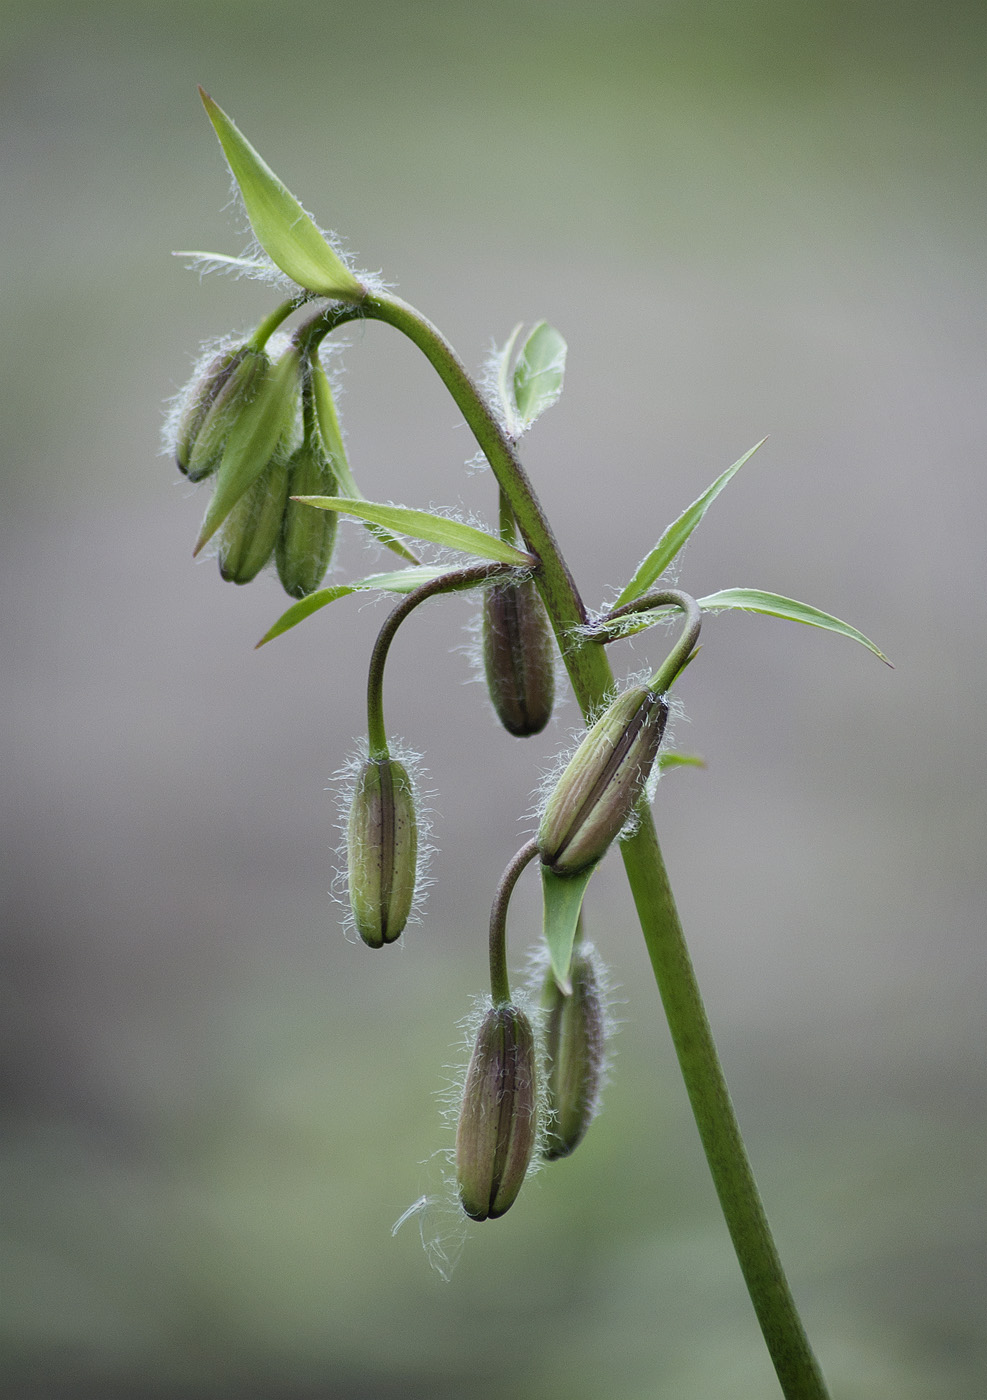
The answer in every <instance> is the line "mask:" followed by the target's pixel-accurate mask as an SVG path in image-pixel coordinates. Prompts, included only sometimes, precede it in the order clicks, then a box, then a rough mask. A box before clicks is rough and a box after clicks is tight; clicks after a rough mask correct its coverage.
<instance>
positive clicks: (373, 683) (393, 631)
mask: <svg viewBox="0 0 987 1400" xmlns="http://www.w3.org/2000/svg"><path fill="white" fill-rule="evenodd" d="M516 572H517V570H516V569H514V568H512V566H511V565H509V564H475V565H470V566H469V567H468V568H464V569H455V570H452V571H450V572H449V573H448V574H443V575H442V577H441V578H436V579H432V580H431V581H430V582H429V583H423V584H422V586H421V587H420V588H416V589H415V591H414V592H413V593H409V594H408V596H407V598H404V599H402V601H401V602H400V603H399V604H398V605H397V607H396V608H395V609H394V611H393V612H392V613H390V614H389V616H388V618H387V621H386V622H385V623H384V625H383V627H382V628H381V629H380V631H379V632H378V634H377V641H376V642H375V643H374V649H373V652H372V654H371V657H370V669H369V671H368V673H367V734H368V738H369V743H370V757H371V758H373V759H379V758H387V757H388V756H389V751H388V747H387V729H386V727H385V724H384V666H385V663H386V662H387V653H388V651H389V650H390V647H391V643H392V642H393V640H394V638H395V636H396V635H397V630H398V628H399V627H400V626H401V623H402V622H403V621H404V620H405V618H406V617H407V616H408V615H409V613H412V612H414V610H415V608H417V607H418V605H419V603H424V602H425V601H426V600H427V599H428V598H434V597H435V596H436V595H437V594H439V593H455V592H457V591H458V590H459V589H462V588H475V587H476V586H477V585H478V584H481V583H486V582H488V581H489V580H490V579H496V578H503V577H507V576H510V575H511V574H513V573H516ZM524 577H527V575H526V574H525V575H524Z"/></svg>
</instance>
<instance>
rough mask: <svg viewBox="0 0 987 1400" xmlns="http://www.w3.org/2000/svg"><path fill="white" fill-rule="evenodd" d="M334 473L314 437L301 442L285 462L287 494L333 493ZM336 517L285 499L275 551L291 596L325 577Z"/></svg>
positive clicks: (306, 590)
mask: <svg viewBox="0 0 987 1400" xmlns="http://www.w3.org/2000/svg"><path fill="white" fill-rule="evenodd" d="M335 494H336V475H335V473H334V472H333V469H332V463H331V462H330V460H329V458H328V456H327V455H326V452H325V449H324V448H323V446H322V443H321V442H320V441H318V440H312V441H310V442H305V443H303V444H302V445H301V447H299V448H298V450H297V451H296V452H295V453H293V455H292V457H291V460H290V461H289V463H288V496H289V498H290V497H291V496H334V495H335ZM338 519H339V517H338V515H337V514H336V512H335V511H334V510H317V509H316V508H315V507H314V506H303V505H300V504H299V502H298V501H292V500H290V499H289V501H288V503H287V505H286V506H285V508H284V517H283V519H282V522H281V533H280V535H279V536H278V543H277V548H276V551H275V554H276V557H277V564H278V577H279V578H280V580H281V583H282V584H283V586H284V590H285V592H286V593H288V594H289V595H290V596H291V597H292V598H304V597H305V596H306V595H307V594H309V593H314V592H315V590H316V589H317V588H318V586H319V584H320V583H321V582H322V580H323V579H324V578H325V574H326V569H328V567H329V560H330V558H331V556H332V546H333V542H334V541H335V538H336V524H337V521H338Z"/></svg>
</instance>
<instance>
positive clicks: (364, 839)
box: [346, 758, 418, 948]
mask: <svg viewBox="0 0 987 1400" xmlns="http://www.w3.org/2000/svg"><path fill="white" fill-rule="evenodd" d="M346 847H347V865H348V874H349V886H350V906H351V908H352V910H353V918H354V921H355V923H356V928H357V932H358V933H359V935H360V937H361V938H362V939H363V941H364V943H366V944H367V945H368V947H370V948H380V947H382V946H383V945H384V944H385V943H393V942H394V940H395V939H396V938H399V937H400V935H401V932H402V930H403V929H404V926H405V924H406V923H407V922H408V915H409V914H410V913H411V904H412V900H413V899H414V895H415V875H416V873H417V868H418V820H417V817H416V815H415V795H414V789H413V788H412V785H411V779H410V778H409V776H408V770H407V769H406V768H405V766H404V764H403V763H399V762H398V760H397V759H396V758H370V759H368V760H367V762H366V763H365V764H364V765H363V768H362V769H361V770H360V776H359V778H358V779H357V784H356V791H355V792H354V794H353V802H352V805H351V807H350V816H349V824H348V826H347V833H346Z"/></svg>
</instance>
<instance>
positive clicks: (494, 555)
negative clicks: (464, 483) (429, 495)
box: [293, 496, 534, 568]
mask: <svg viewBox="0 0 987 1400" xmlns="http://www.w3.org/2000/svg"><path fill="white" fill-rule="evenodd" d="M293 499H294V500H296V501H304V502H305V504H306V505H308V506H315V507H316V508H317V509H318V510H338V511H340V512H341V513H342V514H343V515H355V516H356V518H357V519H358V520H369V521H370V522H371V523H372V524H374V525H383V526H384V527H385V528H386V529H388V530H397V531H398V532H399V533H401V534H403V535H411V536H412V537H413V538H414V539H417V540H429V541H431V543H432V544H441V545H445V546H446V548H447V549H460V550H462V551H463V553H465V554H474V555H476V556H477V557H478V558H480V559H493V560H495V561H496V562H497V563H499V564H517V565H518V566H519V567H520V568H525V567H527V566H530V565H531V564H532V563H533V562H534V561H533V560H532V558H531V555H530V554H524V553H522V551H521V550H520V549H515V548H514V546H513V545H512V544H508V543H507V542H506V540H501V539H498V538H497V536H496V535H488V534H487V532H486V531H485V530H477V529H475V528H474V527H473V526H472V525H463V524H462V523H461V522H460V521H458V520H447V519H446V518H445V516H442V515H430V514H429V513H428V512H427V511H424V510H410V509H409V508H408V507H407V506H386V505H378V504H377V502H375V501H354V500H350V499H347V498H346V497H343V496H295V497H294V498H293Z"/></svg>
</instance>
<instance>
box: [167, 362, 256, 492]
mask: <svg viewBox="0 0 987 1400" xmlns="http://www.w3.org/2000/svg"><path fill="white" fill-rule="evenodd" d="M270 363H271V362H270V360H269V359H268V358H267V355H266V354H265V353H264V351H263V350H249V349H248V348H247V347H246V346H241V347H240V349H239V350H232V351H230V350H228V351H224V352H223V353H222V354H219V355H217V356H216V358H215V359H214V360H213V361H211V363H210V364H209V365H207V367H206V369H205V371H204V372H203V375H202V378H201V379H200V381H199V384H198V386H197V387H196V388H195V389H194V390H193V391H192V395H191V397H190V399H189V402H188V406H187V407H186V409H185V411H184V413H183V414H182V417H181V420H180V422H179V424H178V435H177V441H176V443H175V460H176V462H177V463H178V467H179V470H181V471H183V472H184V473H185V475H186V476H187V477H188V479H189V480H190V481H203V480H205V478H206V477H207V476H211V475H212V473H213V472H214V471H215V470H216V468H217V467H218V466H219V464H220V462H221V461H222V459H223V448H224V447H225V446H226V439H227V438H228V437H229V434H230V429H231V428H232V427H233V424H234V423H235V422H236V420H237V418H238V417H239V415H240V413H242V411H243V409H244V408H245V407H246V405H247V404H248V403H250V402H251V400H252V399H253V398H254V397H255V395H256V393H257V390H258V389H259V388H260V384H261V381H262V379H263V377H264V375H265V374H266V373H267V370H268V369H269V367H270Z"/></svg>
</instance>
